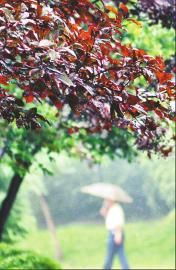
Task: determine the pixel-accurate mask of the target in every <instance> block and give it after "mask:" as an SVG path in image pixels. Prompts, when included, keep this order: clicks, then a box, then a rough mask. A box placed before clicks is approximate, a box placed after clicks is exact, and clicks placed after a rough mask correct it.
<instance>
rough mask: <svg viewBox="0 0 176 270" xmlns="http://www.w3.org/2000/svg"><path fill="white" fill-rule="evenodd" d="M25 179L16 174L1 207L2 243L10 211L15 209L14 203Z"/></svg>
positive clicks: (0, 235) (0, 230) (0, 239)
mask: <svg viewBox="0 0 176 270" xmlns="http://www.w3.org/2000/svg"><path fill="white" fill-rule="evenodd" d="M22 180H23V178H22V177H21V176H20V175H18V174H15V175H14V176H13V177H12V179H11V182H10V185H9V188H8V191H7V194H6V197H5V199H4V200H3V202H2V204H1V207H0V241H2V236H3V232H4V228H5V225H6V222H7V219H8V217H9V214H10V211H11V209H12V207H13V204H14V201H15V199H16V196H17V194H18V191H19V189H20V186H21V184H22Z"/></svg>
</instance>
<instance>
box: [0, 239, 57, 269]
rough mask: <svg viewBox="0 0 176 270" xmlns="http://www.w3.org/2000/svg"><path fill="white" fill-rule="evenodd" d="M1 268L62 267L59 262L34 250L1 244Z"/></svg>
mask: <svg viewBox="0 0 176 270" xmlns="http://www.w3.org/2000/svg"><path fill="white" fill-rule="evenodd" d="M0 269H31V270H32V269H61V267H60V266H59V264H58V263H57V262H55V261H54V260H51V259H49V258H47V257H43V256H40V255H38V254H37V253H35V252H32V251H23V250H20V249H15V248H12V247H9V246H8V245H5V244H1V245H0Z"/></svg>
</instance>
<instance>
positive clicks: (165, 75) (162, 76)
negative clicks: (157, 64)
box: [156, 71, 173, 83]
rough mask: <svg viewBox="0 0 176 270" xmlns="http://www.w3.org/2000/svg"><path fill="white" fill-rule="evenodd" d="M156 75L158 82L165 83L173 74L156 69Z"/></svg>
mask: <svg viewBox="0 0 176 270" xmlns="http://www.w3.org/2000/svg"><path fill="white" fill-rule="evenodd" d="M156 77H157V79H158V80H159V82H160V83H165V82H167V81H170V80H171V79H172V77H173V75H172V74H171V73H166V72H159V71H157V72H156Z"/></svg>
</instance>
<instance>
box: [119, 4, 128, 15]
mask: <svg viewBox="0 0 176 270" xmlns="http://www.w3.org/2000/svg"><path fill="white" fill-rule="evenodd" d="M119 7H120V9H122V10H123V11H124V12H125V13H128V8H127V6H126V5H124V4H123V3H121V4H120V6H119Z"/></svg>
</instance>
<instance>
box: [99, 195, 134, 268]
mask: <svg viewBox="0 0 176 270" xmlns="http://www.w3.org/2000/svg"><path fill="white" fill-rule="evenodd" d="M100 214H101V215H102V216H103V217H104V218H105V225H106V228H107V230H108V234H109V235H108V241H107V255H106V259H105V263H104V267H103V269H104V270H109V269H112V265H113V261H114V257H115V256H116V255H118V257H119V260H120V264H121V266H122V268H121V269H126V270H128V269H130V268H129V263H128V260H127V256H126V253H125V247H124V239H125V236H124V225H125V216H124V211H123V208H122V207H121V206H120V204H118V203H117V202H116V201H113V200H109V199H105V200H104V203H103V206H102V208H101V210H100Z"/></svg>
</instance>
